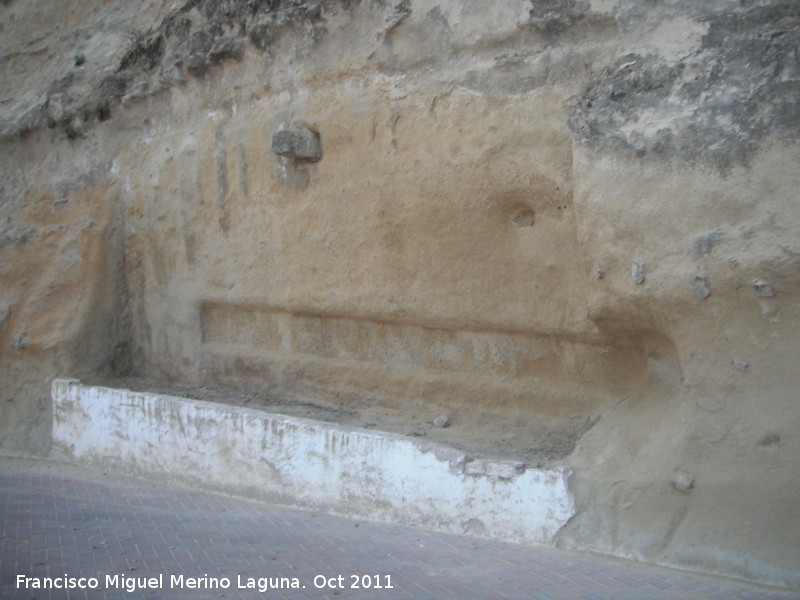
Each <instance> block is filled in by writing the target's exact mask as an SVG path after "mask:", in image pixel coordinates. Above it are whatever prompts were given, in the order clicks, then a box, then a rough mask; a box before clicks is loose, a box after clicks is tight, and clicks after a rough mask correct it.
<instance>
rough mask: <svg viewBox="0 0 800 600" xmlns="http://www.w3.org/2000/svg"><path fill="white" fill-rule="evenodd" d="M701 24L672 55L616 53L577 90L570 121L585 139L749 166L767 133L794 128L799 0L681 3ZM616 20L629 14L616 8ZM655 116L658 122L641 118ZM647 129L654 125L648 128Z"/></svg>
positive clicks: (799, 97) (798, 109) (798, 107)
mask: <svg viewBox="0 0 800 600" xmlns="http://www.w3.org/2000/svg"><path fill="white" fill-rule="evenodd" d="M680 9H681V10H682V11H683V12H684V13H685V14H686V15H689V16H691V17H692V19H693V20H695V21H696V22H698V23H700V24H702V25H704V26H706V27H707V32H706V34H705V35H704V36H703V38H702V41H701V44H700V47H699V48H698V49H696V50H695V51H693V52H690V53H689V54H687V55H686V56H684V57H682V58H680V59H679V60H665V59H664V58H663V57H661V56H660V55H656V54H648V53H641V54H640V53H630V54H626V55H623V56H620V57H619V58H618V59H617V60H616V61H615V62H614V63H613V64H612V65H611V66H610V67H609V68H607V69H605V70H603V71H602V72H600V73H599V75H598V76H597V77H595V79H594V80H593V81H592V82H591V83H590V85H588V86H587V87H586V89H585V90H584V92H583V94H582V95H581V97H580V98H579V99H578V100H577V101H576V102H575V103H574V105H573V106H572V109H571V117H570V127H571V128H572V130H573V131H574V132H575V134H576V135H577V136H578V137H579V138H580V139H581V140H582V141H584V142H585V143H587V144H589V145H590V146H592V147H595V148H598V149H606V150H614V151H621V152H623V153H625V154H626V155H631V156H637V157H649V158H653V157H655V158H659V159H661V160H681V161H690V162H701V163H704V164H708V165H711V166H713V167H715V168H717V169H719V170H720V171H722V172H723V173H725V172H728V171H730V169H731V168H733V167H735V166H737V165H738V166H743V165H746V164H748V163H749V160H750V158H751V156H752V154H753V153H754V152H755V151H756V150H757V148H758V147H759V144H760V143H761V142H762V141H763V140H764V139H765V138H767V137H768V136H769V137H771V138H772V139H774V140H780V139H787V140H788V139H792V138H793V137H796V136H797V133H798V130H800V60H798V46H800V4H798V3H797V2H794V1H783V2H769V3H767V4H766V5H763V4H755V3H753V2H742V3H740V7H739V8H735V9H732V10H721V9H720V7H719V6H718V5H715V4H710V3H709V4H706V3H695V2H684V3H682V4H681V6H680ZM618 17H619V19H620V22H621V23H623V26H624V24H625V23H626V22H627V21H630V20H631V19H633V18H635V17H634V15H633V14H632V13H629V15H626V14H624V13H623V14H620V15H619V16H618ZM644 113H650V114H655V115H658V118H659V121H660V126H659V125H658V124H656V125H654V124H653V123H650V122H647V121H641V120H640V117H641V115H642V114H644ZM654 129H655V130H654Z"/></svg>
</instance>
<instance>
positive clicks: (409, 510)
mask: <svg viewBox="0 0 800 600" xmlns="http://www.w3.org/2000/svg"><path fill="white" fill-rule="evenodd" d="M53 419H54V424H53V445H54V455H55V456H58V457H61V458H64V459H66V460H70V461H78V462H81V463H87V464H91V465H98V466H102V467H104V468H105V467H108V468H114V469H120V470H124V471H125V472H129V473H130V472H133V473H137V474H139V475H143V476H149V477H153V476H156V477H168V478H170V479H171V480H177V481H183V482H186V483H190V484H194V485H202V486H206V487H210V488H214V489H218V490H222V491H225V492H228V493H233V494H236V493H239V494H247V495H251V496H255V497H257V498H261V499H267V500H270V501H276V502H282V503H286V504H292V505H298V506H303V507H307V508H312V509H315V510H325V511H329V512H334V513H337V514H342V515H347V516H352V517H358V518H364V519H373V520H378V521H392V522H396V523H404V524H408V525H414V526H418V527H425V528H430V529H435V530H438V531H448V532H453V533H466V534H470V535H478V536H482V537H490V538H496V539H504V540H511V541H515V542H524V543H536V544H552V543H553V542H554V539H555V536H556V534H557V533H558V531H559V529H561V527H562V526H563V525H564V523H566V521H567V520H568V519H569V518H570V517H572V515H573V514H574V512H575V505H574V501H573V498H572V495H571V494H570V492H569V490H568V487H567V478H568V477H569V469H567V468H564V467H554V468H550V469H527V468H525V466H524V465H523V464H521V463H516V462H513V461H493V460H474V459H471V458H470V457H469V456H467V455H465V454H464V453H462V452H460V451H457V450H454V449H452V448H448V447H445V446H440V445H437V444H430V443H426V442H420V441H417V440H412V439H409V438H407V437H403V436H398V435H393V434H389V433H383V432H377V431H367V430H364V429H357V428H351V427H343V426H340V425H336V424H331V423H323V422H320V421H313V420H310V419H299V418H292V417H286V416H282V415H277V414H270V413H265V412H262V411H257V410H251V409H247V408H242V407H238V406H229V405H221V404H213V403H209V402H202V401H198V400H187V399H184V398H175V397H170V396H163V395H159V394H147V393H137V392H131V391H128V390H121V389H111V388H104V387H96V386H86V385H82V384H81V383H79V382H78V381H76V380H68V379H56V380H55V381H54V382H53Z"/></svg>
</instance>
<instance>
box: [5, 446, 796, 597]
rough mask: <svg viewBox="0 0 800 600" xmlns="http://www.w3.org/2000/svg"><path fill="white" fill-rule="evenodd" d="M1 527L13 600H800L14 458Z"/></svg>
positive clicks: (704, 579) (609, 562) (651, 570)
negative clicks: (499, 599) (87, 599)
mask: <svg viewBox="0 0 800 600" xmlns="http://www.w3.org/2000/svg"><path fill="white" fill-rule="evenodd" d="M0 528H2V538H0V540H1V541H0V598H20V599H27V598H40V599H45V598H54V599H61V598H120V599H126V598H148V599H155V598H170V599H171V598H187V599H193V600H201V599H205V598H270V599H272V598H327V599H331V600H340V599H345V598H356V599H363V600H367V599H370V600H373V599H374V600H394V599H396V598H415V599H451V598H452V599H456V598H457V599H459V600H465V599H471V598H475V599H493V598H514V599H541V600H550V599H555V598H559V599H569V600H575V599H584V600H600V599H609V600H610V599H613V600H625V599H655V600H660V599H666V598H675V599H677V598H681V599H687V598H703V599H723V598H724V599H734V598H735V599H742V600H745V599H747V600H756V599H769V600H779V599H780V600H788V599H793V600H798V599H800V594H794V593H791V592H787V591H781V590H775V589H771V588H763V587H756V586H752V585H747V584H745V583H742V582H738V581H733V580H729V579H722V578H715V577H707V576H702V575H696V574H688V573H683V572H680V571H674V570H670V569H662V568H657V567H653V566H648V565H642V564H637V563H630V562H625V561H618V560H613V559H606V558H599V557H596V556H588V555H582V554H575V553H567V552H563V551H558V550H553V549H543V548H529V547H523V546H517V545H512V544H503V543H495V542H488V541H485V540H478V539H475V538H467V537H460V536H453V535H445V534H436V533H429V532H425V531H420V530H417V529H409V528H403V527H396V526H391V525H377V524H372V523H364V522H357V521H350V520H347V519H342V518H337V517H331V516H327V515H320V514H313V513H308V512H302V511H298V510H292V509H287V508H282V507H275V506H271V505H266V504H260V503H257V502H253V501H248V500H242V499H234V498H230V497H227V496H224V495H220V494H212V493H207V492H202V491H197V490H188V489H185V488H181V487H178V486H174V485H170V484H166V483H164V482H155V481H141V480H134V479H127V478H125V477H124V476H123V475H122V474H120V473H101V472H98V471H90V470H87V469H84V468H78V467H74V466H67V465H61V464H57V463H49V462H33V461H27V460H20V459H8V458H3V459H0ZM45 578H50V579H49V580H48V579H45ZM36 584H39V585H41V586H43V585H47V584H51V585H60V586H62V587H67V588H68V589H52V588H50V589H40V588H36V587H34V586H35V585H36ZM81 586H83V588H84V589H81ZM241 586H244V587H241ZM248 586H249V587H248ZM356 586H357V587H356ZM129 590H130V591H129Z"/></svg>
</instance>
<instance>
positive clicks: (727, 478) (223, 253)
mask: <svg viewBox="0 0 800 600" xmlns="http://www.w3.org/2000/svg"><path fill="white" fill-rule="evenodd" d="M0 15H2V18H1V19H0V23H2V28H1V29H0V77H2V80H3V81H4V83H5V86H4V88H3V92H2V96H1V97H0V138H1V139H2V142H1V143H2V145H3V152H2V158H1V159H0V165H1V166H0V169H1V171H0V194H2V196H1V197H2V200H1V201H0V380H1V381H2V382H3V384H4V386H3V394H4V397H3V398H0V410H2V426H0V435H2V438H1V439H0V443H1V444H2V447H3V448H4V450H5V451H7V452H25V453H36V452H39V453H46V452H47V448H48V443H49V423H50V416H49V399H48V396H47V390H48V389H49V382H50V381H51V380H52V378H53V377H55V376H59V375H60V376H80V377H84V378H98V377H114V376H116V377H125V378H126V379H125V381H127V382H130V381H137V382H140V383H141V382H146V383H144V384H143V385H149V383H147V382H154V381H159V382H161V383H159V385H162V386H164V385H166V386H170V387H172V388H175V387H178V388H181V389H184V390H185V391H186V393H190V394H194V395H204V396H208V397H214V396H215V395H216V394H223V395H224V394H226V393H227V392H218V390H231V392H230V394H229V397H231V398H240V400H241V401H242V402H253V403H256V404H258V405H263V406H270V407H279V406H284V407H286V410H287V411H292V410H293V411H296V412H297V411H299V412H300V414H302V413H303V411H305V410H313V411H316V412H315V413H314V414H315V415H316V416H319V415H321V414H328V415H329V417H330V418H332V419H350V420H351V421H354V422H355V424H359V425H361V426H367V427H377V428H387V429H392V430H395V431H399V432H401V433H404V434H408V435H414V436H417V437H428V438H430V439H431V440H434V441H442V442H446V443H448V444H451V445H455V446H460V447H464V448H468V449H471V451H472V452H474V453H475V454H476V456H483V455H495V456H500V457H508V458H511V459H515V460H516V459H519V460H522V461H527V462H531V463H532V462H540V463H542V464H550V463H554V462H556V463H558V462H559V461H560V462H561V463H566V464H569V465H571V466H573V467H574V470H575V475H574V476H573V480H572V484H573V488H574V492H575V494H576V498H577V501H578V508H579V512H578V515H577V516H576V517H575V518H574V519H573V520H572V521H571V522H570V523H569V524H568V525H567V526H566V527H565V528H564V529H563V530H562V531H561V534H560V537H559V539H560V543H561V544H562V545H564V546H569V547H581V548H589V549H592V550H598V551H602V552H608V553H613V554H617V555H622V556H634V557H637V558H641V559H643V560H649V561H655V562H660V563H664V564H673V565H678V566H684V567H691V568H697V569H704V570H711V571H716V572H721V573H726V574H731V575H735V576H741V577H746V578H751V579H756V580H759V581H764V582H771V583H777V584H783V585H793V586H798V587H800V580H798V578H797V573H798V572H800V551H799V550H798V547H797V542H796V539H797V535H796V530H797V527H796V525H797V523H798V520H799V519H800V517H799V516H798V514H797V505H798V503H797V498H798V497H800V480H799V479H798V473H800V468H799V467H800V464H798V461H800V459H799V458H798V457H800V442H799V441H798V436H797V435H796V434H795V432H796V431H798V430H800V413H798V411H797V402H796V390H797V389H798V383H800V382H798V381H797V379H798V377H800V376H799V375H798V374H797V373H798V371H797V368H796V363H797V358H798V356H800V347H799V346H798V339H799V338H798V330H797V329H798V322H799V321H798V317H799V316H800V315H798V306H799V305H800V304H799V303H798V292H799V291H800V268H798V267H799V266H800V262H799V260H800V244H799V243H798V240H800V235H798V233H800V209H799V208H798V205H797V203H796V202H795V201H794V199H795V197H796V194H797V189H800V172H799V171H798V169H797V168H796V165H797V162H798V158H800V153H799V152H798V145H797V141H796V140H797V139H798V133H799V130H800V121H798V116H797V115H798V114H800V113H799V112H798V98H800V90H799V89H798V87H799V86H800V84H798V72H799V71H800V66H798V65H800V60H798V55H797V47H798V37H799V36H800V13H799V12H798V8H797V4H796V3H795V2H788V1H787V2H780V1H772V2H749V1H746V2H737V3H732V2H728V1H725V0H715V1H713V2H704V3H697V2H689V1H688V0H687V1H682V0H674V1H669V2H666V1H665V2H650V3H644V4H643V3H641V2H633V1H627V0H625V1H623V2H607V1H604V0H592V1H589V0H533V1H523V0H503V1H502V2H492V3H478V2H455V1H450V0H447V1H443V2H432V1H427V0H411V1H403V2H399V3H384V2H373V3H362V2H333V1H321V2H320V1H314V2H311V1H306V0H276V1H255V0H247V1H245V0H238V1H237V0H228V1H220V0H191V1H181V2H177V3H174V2H161V1H158V0H151V1H149V2H141V3H124V2H116V1H107V2H99V1H98V2H82V3H80V5H76V4H75V3H73V4H72V5H70V6H69V7H68V8H64V7H63V5H62V4H60V3H57V2H54V1H50V2H48V1H45V2H42V1H37V2H34V1H33V0H12V1H11V2H4V3H2V5H0ZM295 124H302V125H303V126H304V127H305V128H307V131H312V132H315V133H317V134H318V135H319V140H321V147H320V148H321V150H322V149H324V152H322V151H320V153H319V154H318V155H316V156H315V157H314V158H315V159H314V160H311V159H310V158H311V157H309V156H300V155H299V154H298V155H297V156H289V157H288V158H287V155H283V156H282V155H280V153H279V154H275V153H274V152H273V151H272V149H273V139H274V138H273V136H274V135H275V134H276V132H280V131H286V130H287V129H288V128H290V127H292V126H294V125H295ZM298 147H299V146H298ZM298 158H299V159H300V160H297V159H298ZM637 265H638V268H637ZM134 378H135V379H134ZM442 414H446V415H447V416H448V426H447V427H435V426H434V425H433V423H434V420H435V419H436V418H437V416H439V415H442ZM676 473H682V474H691V475H690V476H689V477H690V479H691V482H690V483H687V481H689V480H688V479H687V477H684V476H681V477H678V478H677V480H678V483H676V475H675V474H676Z"/></svg>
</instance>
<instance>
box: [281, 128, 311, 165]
mask: <svg viewBox="0 0 800 600" xmlns="http://www.w3.org/2000/svg"><path fill="white" fill-rule="evenodd" d="M272 151H273V152H274V153H275V154H277V155H278V156H285V157H286V158H290V159H292V160H297V161H307V162H317V161H319V160H320V159H321V158H322V144H321V143H320V139H319V133H317V132H316V131H314V130H313V129H309V128H308V127H306V126H305V125H301V124H299V123H296V124H294V125H291V126H290V127H287V128H286V129H281V130H280V131H277V132H276V133H275V134H274V135H273V136H272Z"/></svg>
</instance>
